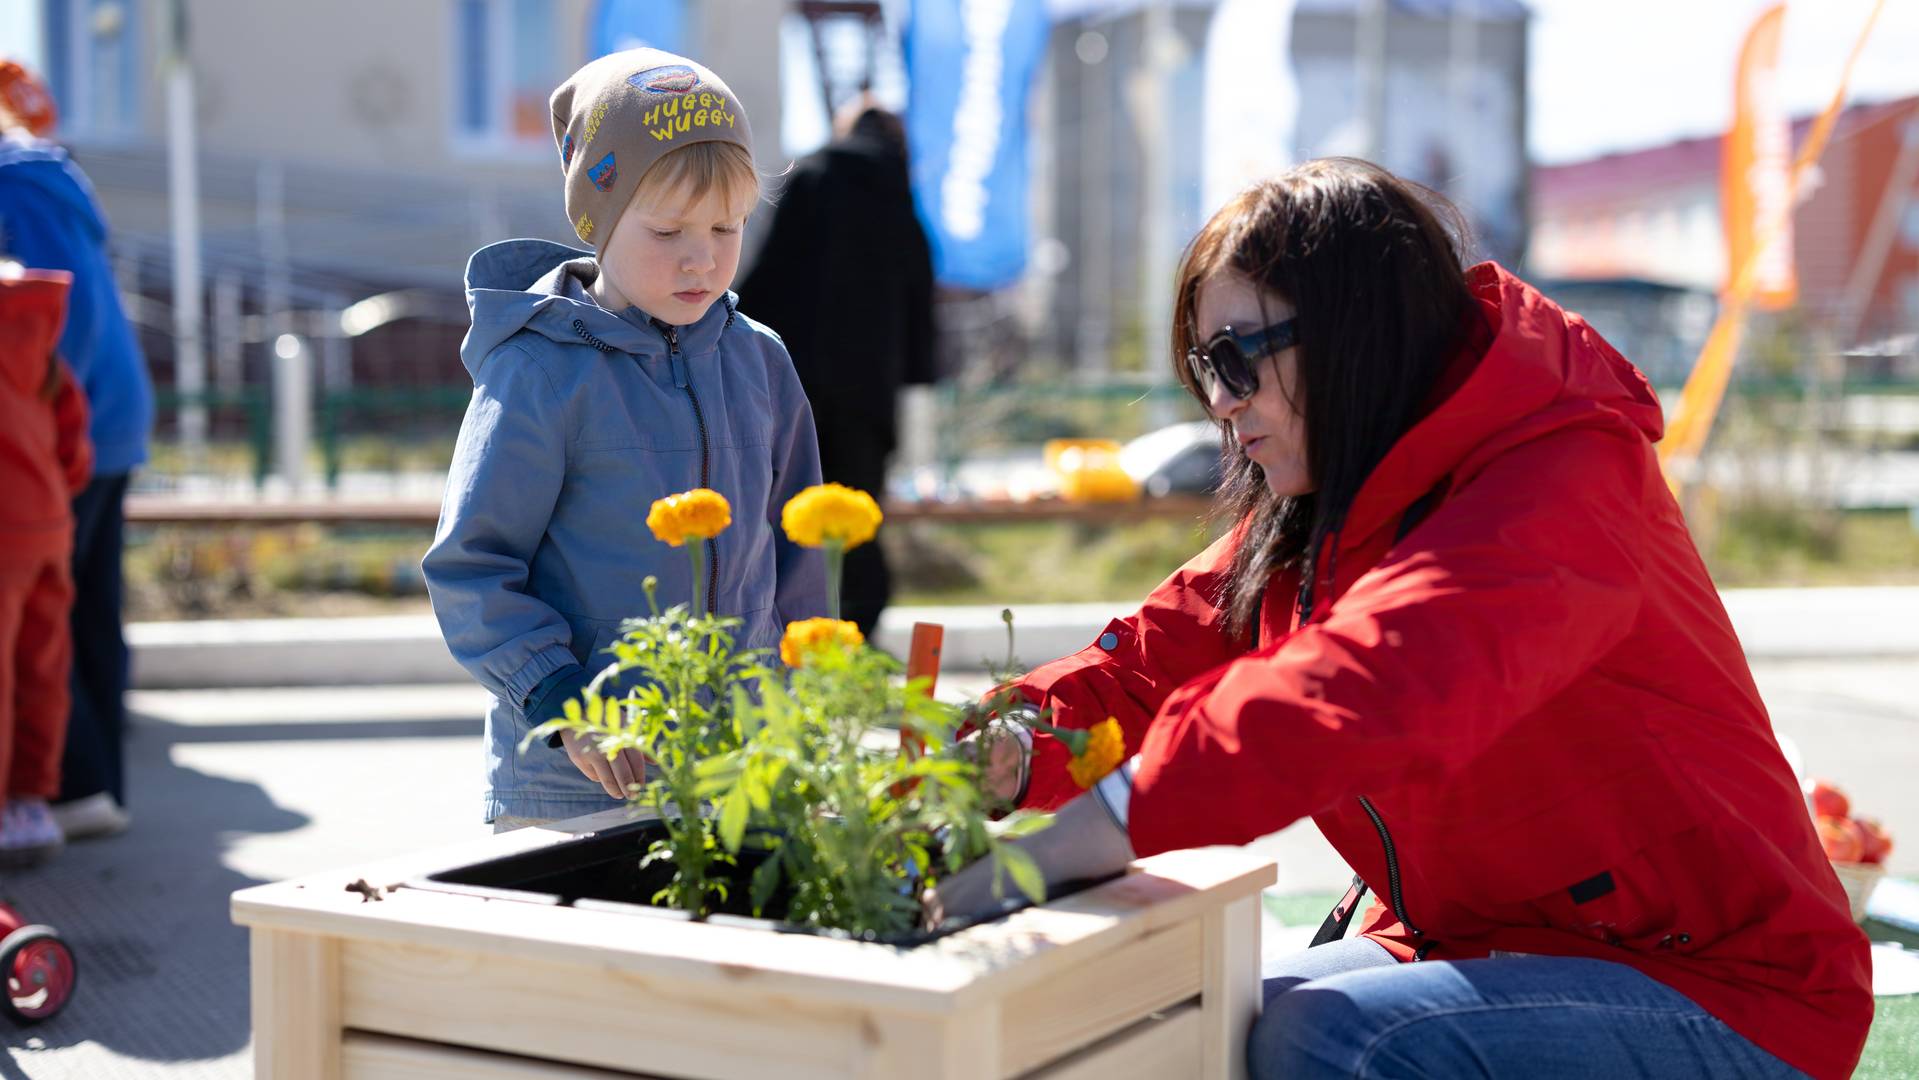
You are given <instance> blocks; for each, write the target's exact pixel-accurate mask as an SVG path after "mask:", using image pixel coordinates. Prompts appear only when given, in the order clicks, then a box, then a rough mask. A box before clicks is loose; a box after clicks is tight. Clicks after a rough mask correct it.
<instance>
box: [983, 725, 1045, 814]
mask: <svg viewBox="0 0 1919 1080" xmlns="http://www.w3.org/2000/svg"><path fill="white" fill-rule="evenodd" d="M1018 712H1019V713H1024V714H1026V716H1027V717H1029V718H1032V719H1037V718H1038V714H1037V713H1034V712H1033V711H1032V710H1031V709H1020V710H1018ZM985 734H986V737H987V738H988V739H999V738H1004V737H1006V736H1008V735H1011V736H1012V738H1013V739H1014V740H1015V741H1016V742H1018V743H1019V783H1018V784H1016V785H1015V786H1014V790H1013V805H1014V806H1018V805H1019V804H1021V803H1023V802H1025V801H1026V791H1027V788H1029V787H1030V786H1031V785H1032V782H1033V729H1032V728H1031V727H1029V726H1027V724H1026V723H1025V722H1022V721H1021V720H1012V719H1008V718H1006V717H1003V716H995V717H993V718H992V719H991V720H988V721H987V722H986V731H985ZM984 749H985V751H986V759H987V760H988V761H991V760H992V754H993V751H992V747H990V746H988V747H985V748H984Z"/></svg>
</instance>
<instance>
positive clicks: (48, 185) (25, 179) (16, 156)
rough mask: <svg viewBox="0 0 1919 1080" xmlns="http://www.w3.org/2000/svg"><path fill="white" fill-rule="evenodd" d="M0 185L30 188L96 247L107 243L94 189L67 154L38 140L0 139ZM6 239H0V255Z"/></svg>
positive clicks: (105, 231) (105, 227) (104, 226)
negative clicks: (62, 212) (59, 208)
mask: <svg viewBox="0 0 1919 1080" xmlns="http://www.w3.org/2000/svg"><path fill="white" fill-rule="evenodd" d="M0 169H4V170H5V172H0V183H20V184H29V185H32V186H33V187H34V188H36V189H38V190H39V191H40V193H41V194H42V195H44V196H45V197H46V198H48V199H52V200H54V201H55V202H58V203H60V204H61V205H62V207H63V208H64V209H65V210H66V211H67V213H66V214H65V215H63V216H62V220H65V221H70V222H74V223H77V224H78V226H79V227H80V228H81V229H83V230H85V231H86V232H87V233H88V234H89V239H91V240H93V241H94V242H95V243H103V242H105V240H106V235H107V225H106V222H105V221H104V220H103V219H102V218H101V216H100V209H99V207H98V206H96V205H95V204H94V200H93V186H92V185H91V184H89V183H87V178H86V176H85V175H84V174H82V173H81V172H80V170H79V169H77V168H75V167H74V166H73V164H72V162H71V161H70V160H69V159H68V157H67V152H66V151H65V150H64V149H62V148H60V147H59V146H57V145H55V144H53V143H50V142H46V141H44V140H40V139H7V138H0ZM4 250H6V237H4V236H0V251H4Z"/></svg>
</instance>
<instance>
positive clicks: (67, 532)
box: [0, 271, 92, 799]
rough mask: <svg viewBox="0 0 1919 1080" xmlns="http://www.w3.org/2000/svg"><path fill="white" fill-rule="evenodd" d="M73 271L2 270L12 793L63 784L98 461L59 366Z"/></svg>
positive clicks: (2, 695) (3, 774) (1, 540)
mask: <svg viewBox="0 0 1919 1080" xmlns="http://www.w3.org/2000/svg"><path fill="white" fill-rule="evenodd" d="M71 280H72V278H71V277H70V276H69V275H68V274H66V273H63V272H53V271H27V272H26V273H25V274H23V275H22V276H20V277H18V278H12V279H5V278H0V490H4V491H6V492H7V498H6V499H5V500H0V799H4V798H5V797H7V796H9V795H13V796H39V797H43V798H51V797H52V796H53V795H54V794H55V792H56V791H57V790H58V788H59V785H60V751H61V749H62V743H63V741H64V739H65V736H66V722H67V709H68V706H69V700H68V693H67V675H68V669H69V666H70V664H71V656H72V651H71V650H72V638H71V634H70V632H69V630H68V627H67V615H68V611H69V610H70V609H71V607H72V605H73V580H72V576H71V572H70V571H69V569H68V565H67V564H68V560H69V559H70V558H71V557H72V548H73V512H72V510H71V500H72V498H73V496H74V494H75V493H77V492H78V491H79V490H80V489H81V488H83V487H85V486H86V482H87V475H88V472H89V471H90V468H91V466H92V449H91V447H90V446H89V444H88V443H87V435H86V432H87V409H86V402H85V400H84V399H83V398H82V397H81V396H80V392H79V389H78V388H77V387H76V386H75V385H74V382H73V376H72V374H71V373H70V372H68V371H67V367H66V365H65V364H58V366H57V367H55V368H52V369H50V368H49V366H48V365H49V363H50V362H52V357H53V349H54V344H55V342H57V341H59V338H60V326H61V323H62V322H63V321H64V319H65V314H66V296H67V285H68V283H69V282H70V281H71ZM50 374H51V376H52V378H51V379H50V378H49V375H50ZM49 385H51V387H52V395H51V398H49V396H48V393H47V390H48V387H49Z"/></svg>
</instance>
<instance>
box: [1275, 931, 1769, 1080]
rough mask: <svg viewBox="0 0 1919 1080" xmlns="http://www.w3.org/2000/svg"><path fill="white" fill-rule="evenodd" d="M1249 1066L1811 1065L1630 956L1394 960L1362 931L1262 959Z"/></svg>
mask: <svg viewBox="0 0 1919 1080" xmlns="http://www.w3.org/2000/svg"><path fill="white" fill-rule="evenodd" d="M1265 974H1266V1011H1265V1012H1264V1013H1263V1014H1262V1015H1261V1016H1260V1018H1259V1020H1258V1021H1257V1022H1256V1023H1255V1024H1254V1025H1253V1033H1252V1037H1251V1038H1250V1039H1249V1040H1248V1042H1247V1047H1246V1056H1247V1063H1248V1065H1249V1066H1250V1068H1251V1070H1252V1075H1253V1076H1254V1077H1255V1078H1257V1080H1276V1078H1279V1077H1285V1078H1287V1080H1306V1078H1310V1077H1349V1078H1350V1077H1395V1078H1404V1077H1446V1078H1449V1080H1450V1078H1452V1077H1527V1078H1533V1077H1559V1076H1577V1077H1604V1078H1612V1077H1675V1078H1678V1077H1684V1078H1686V1080H1694V1078H1699V1077H1728V1078H1732V1077H1737V1078H1739V1080H1770V1078H1774V1077H1779V1078H1787V1077H1790V1078H1797V1080H1803V1077H1804V1076H1805V1074H1804V1073H1801V1072H1800V1071H1799V1070H1797V1069H1794V1068H1793V1067H1791V1066H1790V1065H1787V1064H1786V1063H1785V1062H1782V1061H1780V1060H1779V1059H1778V1058H1776V1057H1773V1056H1772V1055H1771V1054H1768V1053H1766V1052H1765V1051H1764V1050H1761V1049H1759V1048H1758V1047H1757V1046H1754V1045H1753V1044H1752V1043H1750V1042H1748V1041H1747V1040H1746V1039H1745V1038H1744V1037H1743V1036H1741V1035H1739V1034H1738V1033H1737V1032H1735V1031H1733V1030H1732V1029H1731V1028H1729V1027H1727V1026H1726V1025H1725V1024H1724V1023H1722V1022H1720V1021H1719V1020H1718V1019H1717V1018H1715V1017H1713V1016H1712V1015H1711V1014H1710V1013H1707V1012H1706V1011H1705V1010H1704V1009H1701V1008H1700V1007H1699V1006H1697V1005H1695V1004H1693V1002H1692V1000H1691V999H1690V998H1687V997H1686V996H1685V995H1683V994H1681V993H1679V992H1678V991H1677V990H1673V989H1671V988H1669V987H1667V986H1666V985H1665V984H1663V983H1660V982H1657V981H1655V980H1653V979H1650V978H1648V977H1646V976H1645V975H1642V974H1640V973H1639V972H1637V971H1635V970H1633V969H1632V968H1630V967H1627V966H1626V965H1624V964H1615V963H1612V962H1610V961H1606V960H1583V959H1575V958H1571V957H1555V956H1512V957H1502V958H1498V959H1491V960H1463V961H1456V962H1449V961H1434V960H1427V961H1424V962H1421V963H1405V964H1402V963H1399V962H1397V961H1395V960H1394V959H1393V958H1392V956H1391V955H1390V954H1388V953H1387V952H1386V950H1385V949H1383V948H1381V947H1380V946H1378V945H1377V944H1374V943H1373V942H1372V941H1369V940H1367V939H1365V938H1350V939H1348V940H1346V941H1340V942H1335V943H1333V944H1330V945H1322V946H1320V947H1319V948H1316V949H1308V950H1306V951H1305V952H1303V953H1300V954H1299V955H1297V956H1292V957H1287V958H1285V959H1284V960H1281V961H1278V962H1276V963H1273V964H1271V965H1269V966H1268V968H1267V970H1266V973H1265Z"/></svg>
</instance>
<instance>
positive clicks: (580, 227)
mask: <svg viewBox="0 0 1919 1080" xmlns="http://www.w3.org/2000/svg"><path fill="white" fill-rule="evenodd" d="M573 231H574V232H576V233H579V234H580V239H581V240H584V241H586V242H588V243H591V242H592V241H593V219H592V218H590V217H587V216H586V215H585V214H581V215H580V220H579V222H578V223H577V224H575V225H574V226H573Z"/></svg>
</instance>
